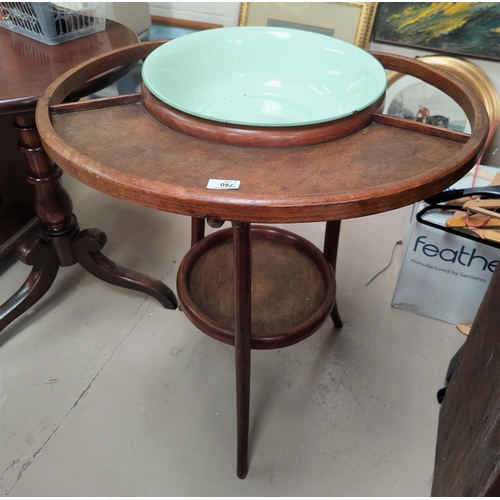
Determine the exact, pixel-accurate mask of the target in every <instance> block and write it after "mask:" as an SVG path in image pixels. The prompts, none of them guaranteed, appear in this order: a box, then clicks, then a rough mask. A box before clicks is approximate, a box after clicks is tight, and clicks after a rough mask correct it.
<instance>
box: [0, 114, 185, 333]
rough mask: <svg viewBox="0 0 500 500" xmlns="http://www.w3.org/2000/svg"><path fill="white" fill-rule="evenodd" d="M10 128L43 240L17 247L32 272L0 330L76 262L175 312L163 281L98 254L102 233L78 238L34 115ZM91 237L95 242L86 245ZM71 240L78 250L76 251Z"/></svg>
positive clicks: (3, 312)
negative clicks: (14, 132) (22, 161)
mask: <svg viewBox="0 0 500 500" xmlns="http://www.w3.org/2000/svg"><path fill="white" fill-rule="evenodd" d="M14 126H15V127H16V128H17V130H18V131H19V133H20V135H21V141H20V143H19V147H20V150H21V151H22V152H23V153H25V154H26V156H27V159H28V164H29V170H28V182H29V183H31V184H33V186H34V192H35V200H34V205H35V212H36V214H37V215H38V217H39V219H40V220H41V222H42V239H37V240H30V241H28V242H25V243H23V244H22V245H21V246H20V248H19V252H18V253H19V257H20V260H21V261H23V262H24V263H26V264H28V265H32V266H33V270H32V272H31V274H30V275H29V277H28V279H27V280H26V282H25V283H24V285H23V286H22V287H21V288H20V289H19V290H18V292H16V293H15V294H14V295H13V296H12V297H11V298H10V299H9V300H7V302H5V303H4V304H3V305H1V306H0V331H2V330H3V329H4V328H5V327H6V326H7V325H9V324H10V323H11V322H12V321H14V320H15V319H16V318H17V317H19V316H20V315H21V314H22V313H23V312H25V311H26V310H27V309H28V308H29V307H31V306H33V305H34V304H35V303H36V302H37V301H38V300H40V299H41V298H42V297H43V295H44V294H45V293H46V292H47V291H48V290H49V288H50V286H51V285H52V283H53V281H54V279H55V277H56V274H57V269H58V268H59V266H61V267H65V266H71V265H73V264H76V263H77V262H79V263H80V264H81V265H82V266H83V267H84V268H85V269H87V270H88V271H89V272H91V273H92V274H94V275H95V276H97V277H98V278H101V279H103V280H104V281H107V282H109V283H113V284H115V285H118V286H122V287H125V288H131V289H133V290H138V291H142V292H145V293H147V294H149V295H151V296H153V297H155V298H157V299H158V300H159V301H160V302H161V303H162V304H163V306H164V307H167V308H169V309H175V308H176V307H177V299H176V297H175V295H174V293H173V292H172V291H171V290H170V289H169V288H168V287H167V286H166V285H165V284H164V283H162V282H161V281H159V280H156V279H154V278H151V277H149V276H146V275H144V274H142V273H138V272H136V271H132V270H129V269H125V268H123V267H121V266H118V265H117V264H115V263H113V262H111V261H110V260H109V259H107V258H106V257H104V255H102V254H101V253H100V252H99V250H100V249H101V248H102V246H103V244H104V242H105V241H106V237H105V235H104V233H102V232H101V231H98V230H89V231H86V232H83V233H82V234H80V231H79V228H78V223H77V220H76V217H75V216H74V215H73V203H72V201H71V198H70V196H69V194H68V192H67V191H66V190H65V189H64V187H63V185H62V183H61V175H62V170H61V169H60V168H59V167H57V166H56V165H54V163H53V162H52V160H51V159H50V158H49V157H48V155H47V153H46V152H45V151H44V149H43V147H42V144H41V141H40V137H39V135H38V131H37V129H36V124H35V115H34V113H30V114H25V115H21V116H17V117H16V118H15V120H14ZM92 239H93V240H94V243H89V241H90V240H92ZM75 242H76V249H77V250H78V251H75Z"/></svg>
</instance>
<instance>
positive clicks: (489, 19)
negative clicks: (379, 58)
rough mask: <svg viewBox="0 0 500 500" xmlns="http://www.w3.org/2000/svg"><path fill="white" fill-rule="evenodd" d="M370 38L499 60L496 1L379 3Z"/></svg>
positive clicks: (499, 7) (499, 5)
mask: <svg viewBox="0 0 500 500" xmlns="http://www.w3.org/2000/svg"><path fill="white" fill-rule="evenodd" d="M373 34H374V37H373V40H374V41H376V42H383V43H391V44H396V45H405V46H408V47H417V48H423V49H430V50H434V51H438V52H446V53H448V54H457V55H464V56H471V57H479V58H484V59H493V60H500V3H499V2H463V3H462V2H432V3H430V2H381V3H380V4H379V5H378V9H377V16H376V20H375V26H374V29H373Z"/></svg>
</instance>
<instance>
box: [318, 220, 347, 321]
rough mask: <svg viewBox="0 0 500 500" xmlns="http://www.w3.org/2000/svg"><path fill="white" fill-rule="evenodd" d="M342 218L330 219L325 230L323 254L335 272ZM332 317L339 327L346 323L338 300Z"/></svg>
mask: <svg viewBox="0 0 500 500" xmlns="http://www.w3.org/2000/svg"><path fill="white" fill-rule="evenodd" d="M341 222H342V221H340V220H333V221H328V222H327V223H326V230H325V246H324V249H323V255H324V256H325V257H326V259H327V260H328V262H330V264H331V265H332V268H333V272H335V271H336V268H337V253H338V249H339V237H340V223H341ZM331 317H332V320H333V324H334V325H335V326H336V327H337V328H342V326H343V325H344V324H343V323H342V318H341V317H340V313H339V310H338V307H337V300H335V304H334V305H333V309H332V313H331Z"/></svg>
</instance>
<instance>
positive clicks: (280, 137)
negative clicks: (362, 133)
mask: <svg viewBox="0 0 500 500" xmlns="http://www.w3.org/2000/svg"><path fill="white" fill-rule="evenodd" d="M141 93H142V105H143V106H144V107H145V108H146V109H147V110H148V112H149V113H150V114H151V116H154V117H155V118H156V119H157V120H158V121H159V122H160V123H163V124H164V125H167V126H168V127H170V128H171V129H173V130H177V131H178V132H181V133H183V134H187V135H191V136H193V137H197V138H199V139H205V140H207V141H212V142H218V143H220V144H228V145H229V146H247V147H259V148H270V147H275V148H285V147H293V146H308V145H311V144H320V143H322V142H329V141H333V140H335V139H341V138H342V137H346V136H348V135H351V134H354V133H355V132H358V131H359V130H361V129H362V128H365V127H366V126H367V125H368V124H369V123H371V121H372V117H373V113H376V112H381V111H382V110H383V109H384V99H385V93H384V95H382V96H381V97H380V98H379V99H377V101H375V102H374V103H373V104H372V105H371V106H368V107H367V108H365V109H363V110H361V111H358V112H356V113H353V114H352V115H351V116H346V117H345V118H341V119H339V120H333V121H330V122H325V123H318V124H315V125H306V126H300V127H299V126H297V127H247V126H243V125H231V124H228V123H221V122H216V121H211V120H206V119H203V118H199V117H196V116H192V115H189V114H187V113H184V112H182V111H179V110H178V109H175V108H173V107H172V106H169V105H168V104H165V103H164V102H162V101H160V99H158V98H157V97H155V96H154V95H153V94H152V93H151V92H150V91H149V90H148V88H147V87H146V85H144V82H143V83H142V86H141Z"/></svg>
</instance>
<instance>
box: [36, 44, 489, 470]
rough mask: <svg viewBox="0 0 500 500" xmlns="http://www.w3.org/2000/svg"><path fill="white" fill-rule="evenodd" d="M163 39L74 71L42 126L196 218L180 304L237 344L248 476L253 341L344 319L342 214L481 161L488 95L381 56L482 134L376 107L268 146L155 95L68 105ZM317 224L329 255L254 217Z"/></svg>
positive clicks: (282, 339)
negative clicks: (212, 184)
mask: <svg viewBox="0 0 500 500" xmlns="http://www.w3.org/2000/svg"><path fill="white" fill-rule="evenodd" d="M159 45H160V42H149V43H143V44H138V45H135V46H131V47H128V48H124V49H119V50H116V51H114V52H112V53H110V54H107V55H104V56H99V57H96V58H94V59H92V60H90V61H88V62H86V63H84V64H81V65H80V66H78V67H76V68H75V69H73V70H71V71H69V72H68V73H67V74H66V75H63V76H62V77H60V78H59V79H57V80H56V81H55V82H54V83H53V84H52V85H51V86H50V87H49V88H48V89H47V91H46V92H45V94H44V95H43V96H42V98H41V99H40V102H39V105H38V108H37V113H36V120H37V126H38V129H39V132H40V136H41V139H42V143H43V145H44V147H45V149H46V151H47V152H48V154H49V155H50V156H51V157H52V158H53V160H54V161H56V163H57V164H58V165H59V166H60V167H61V168H62V169H64V170H66V171H68V172H69V173H70V174H71V175H72V176H74V177H75V178H77V179H79V180H80V181H82V182H83V183H85V184H87V185H88V186H91V187H93V188H95V189H97V190H99V191H102V192H104V193H107V194H110V195H113V196H116V197H118V198H122V199H124V200H128V201H130V202H133V203H137V204H140V205H144V206H147V207H152V208H156V209H158V210H164V211H168V212H173V213H178V214H183V215H188V216H191V217H192V240H191V245H192V246H191V249H190V250H189V251H188V252H187V254H186V256H185V258H184V259H183V261H182V263H181V265H180V269H179V273H178V279H177V285H178V294H179V299H180V303H181V305H182V310H183V313H184V314H186V316H187V317H188V318H189V319H190V320H191V321H192V322H193V323H194V324H195V325H196V326H197V327H198V328H199V329H200V330H202V331H203V332H204V333H206V334H208V335H210V336H212V337H214V338H216V339H217V340H219V341H222V342H225V343H228V344H231V345H234V346H235V351H236V382H237V383H236V386H237V426H238V460H237V474H238V476H239V477H240V478H243V477H245V476H246V474H247V470H248V459H247V455H248V417H249V392H250V353H251V349H252V348H254V349H271V348H279V347H284V346H288V345H290V344H293V343H296V342H299V341H301V340H302V339H304V338H306V337H307V336H309V335H311V334H312V333H313V332H314V331H316V330H317V329H318V328H319V326H320V325H321V324H322V323H323V322H324V321H325V320H327V318H328V316H329V315H330V314H331V316H332V318H333V321H334V323H335V325H336V326H338V327H340V326H341V325H342V322H341V320H340V316H339V314H338V311H337V309H336V308H335V307H334V304H335V278H334V269H335V263H336V255H337V245H338V236H339V230H340V221H341V220H342V219H346V218H353V217H360V216H365V215H370V214H375V213H379V212H383V211H387V210H391V209H394V208H397V207H401V206H404V205H408V204H411V203H414V202H416V201H418V200H421V199H423V198H425V197H427V196H430V195H432V194H434V193H437V192H439V191H441V190H442V189H444V188H446V187H447V186H449V185H451V184H452V183H453V182H455V181H456V180H458V179H459V178H460V177H462V176H463V175H464V174H465V173H466V172H467V171H468V170H470V168H471V167H472V166H473V164H474V161H475V158H476V156H477V154H478V152H479V151H480V149H481V147H482V146H483V144H484V142H485V139H486V136H487V131H488V117H487V114H486V111H485V109H484V106H483V105H482V103H481V102H480V100H479V98H478V97H477V96H476V95H475V94H474V93H473V92H472V91H471V90H470V89H469V88H468V87H467V86H466V85H464V84H462V83H460V82H458V81H457V80H455V79H454V78H452V77H450V76H448V75H447V74H446V73H444V72H442V71H439V70H436V69H433V68H432V67H431V66H428V65H426V64H425V63H422V62H419V61H416V60H412V59H408V58H404V57H399V56H393V55H388V54H381V53H377V54H374V55H375V57H377V58H378V59H379V61H380V62H381V63H382V65H383V66H384V67H385V68H386V69H390V70H395V71H399V72H402V73H405V74H410V75H413V76H416V77H418V78H421V79H422V80H424V81H427V82H430V83H432V84H433V85H434V86H436V87H438V88H440V89H441V90H443V91H444V92H445V93H447V94H448V95H450V96H451V97H452V98H453V99H455V100H456V101H457V102H458V103H459V105H460V106H461V107H462V108H463V109H464V111H465V112H466V114H467V116H468V119H469V121H470V123H471V127H472V130H473V132H472V135H471V136H470V137H469V136H468V135H466V134H462V133H457V132H453V131H450V130H447V129H441V128H437V127H434V126H430V125H425V124H421V123H417V122H411V121H407V120H402V119H398V118H394V117H389V116H384V115H381V114H379V113H377V112H376V110H373V109H372V110H371V112H370V114H369V115H368V117H367V116H364V117H363V120H364V121H363V123H362V124H361V125H360V124H359V123H358V127H357V131H355V132H353V133H350V134H349V135H347V136H346V137H343V138H340V139H335V140H328V141H327V142H323V143H320V144H313V145H297V144H299V143H298V142H294V144H295V145H294V146H287V145H286V144H281V145H280V146H279V147H278V146H274V145H269V144H262V142H259V141H262V140H264V141H265V140H266V138H267V137H268V136H267V135H266V134H268V133H269V131H266V132H262V131H261V132H262V133H261V134H259V133H257V134H254V135H253V136H252V137H253V139H252V138H251V139H249V140H248V142H247V143H246V144H241V143H240V144H239V145H228V144H223V143H221V142H224V141H223V140H222V141H221V139H220V134H221V133H222V134H225V133H226V132H227V130H224V127H222V129H221V126H220V125H218V124H210V123H203V127H202V128H203V129H204V132H203V133H204V134H205V135H204V136H203V138H199V137H194V136H193V132H192V130H188V129H187V128H189V126H190V125H192V120H191V119H190V118H189V117H187V116H186V115H184V114H183V113H181V112H176V111H175V110H174V111H172V110H171V109H167V108H163V109H162V106H161V105H160V106H159V108H158V107H157V109H156V111H155V110H154V109H152V108H154V106H155V104H158V103H155V102H154V100H153V99H151V96H148V95H147V92H143V93H138V94H133V95H126V96H120V97H114V98H106V99H101V100H94V101H86V102H75V103H66V104H65V103H63V101H64V99H65V98H66V96H67V95H69V94H70V93H71V92H72V91H73V90H74V89H76V88H78V87H79V86H80V85H81V84H82V83H84V82H86V81H87V80H88V79H89V78H92V77H94V76H95V75H96V74H97V73H98V72H101V71H103V70H104V69H111V68H114V67H116V66H120V65H126V64H130V63H131V62H133V61H135V60H138V59H143V58H145V57H146V56H147V55H148V54H149V53H150V52H151V51H152V50H153V49H155V48H156V47H158V46H159ZM163 111H165V112H166V113H167V114H168V115H169V118H168V119H170V120H171V121H170V122H169V123H170V125H165V120H164V117H163V116H162V113H163ZM151 113H153V114H154V115H155V117H153V116H152V114H151ZM190 120H191V121H190ZM185 125H186V126H187V128H183V127H184V126H185ZM252 133H253V132H252ZM190 134H191V135H190ZM263 134H264V135H266V137H265V138H264V139H263ZM194 135H195V134H194ZM250 135H251V134H250ZM243 136H244V138H243V139H242V140H243V141H246V140H247V139H246V138H245V137H246V136H245V133H244V134H243ZM283 137H284V140H285V141H286V134H285V135H284V136H283ZM283 137H282V138H283ZM210 178H215V179H239V180H241V187H240V189H239V190H237V191H223V192H221V191H211V190H207V189H206V184H207V180H208V179H210ZM205 220H208V221H209V222H210V223H211V224H212V225H216V226H217V225H221V224H222V221H232V228H229V229H223V230H220V231H218V232H215V233H213V234H211V235H210V236H207V237H204V234H205V231H204V224H205ZM315 221H327V224H326V234H325V245H324V250H323V252H321V251H320V250H319V249H317V248H316V247H314V246H313V245H312V244H311V243H309V242H308V241H306V240H304V239H303V238H301V237H298V236H296V235H294V234H292V233H290V232H288V231H284V230H281V229H277V228H272V227H270V226H252V223H291V222H315Z"/></svg>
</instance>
